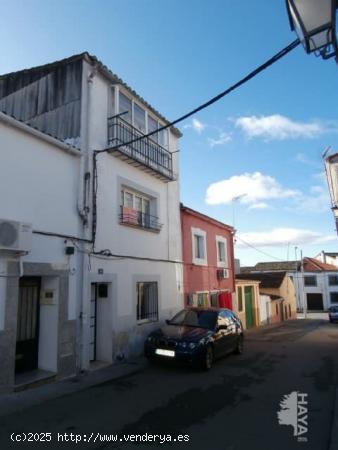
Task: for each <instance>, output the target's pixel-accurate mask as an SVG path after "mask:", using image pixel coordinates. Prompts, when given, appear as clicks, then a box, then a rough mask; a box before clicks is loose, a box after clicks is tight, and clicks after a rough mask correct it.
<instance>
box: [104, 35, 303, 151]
mask: <svg viewBox="0 0 338 450" xmlns="http://www.w3.org/2000/svg"><path fill="white" fill-rule="evenodd" d="M299 43H300V41H299V39H296V40H294V41H293V42H291V44H289V45H288V46H286V47H285V48H283V49H282V50H280V51H279V52H278V53H276V54H275V55H274V56H272V57H271V58H269V59H268V60H267V61H265V63H263V64H261V65H260V66H258V67H257V68H256V69H254V70H253V71H251V72H250V73H249V74H248V75H246V76H245V77H243V78H242V79H240V80H239V81H237V83H235V84H233V85H232V86H230V87H229V88H227V89H226V90H225V91H223V92H221V93H219V94H217V95H216V96H215V97H212V98H211V99H210V100H208V101H207V102H205V103H203V104H202V105H200V106H198V107H197V108H195V109H193V110H192V111H190V112H188V113H186V114H184V115H183V116H181V117H179V118H178V119H176V120H174V121H172V122H170V123H168V124H167V125H163V126H162V127H160V128H158V129H157V130H154V131H151V132H150V133H148V134H144V135H141V136H139V137H137V138H134V139H131V140H130V141H128V142H124V143H122V144H120V145H117V146H115V147H111V148H108V149H105V150H98V151H97V153H102V152H109V151H112V150H114V149H118V148H119V147H121V145H123V146H127V145H131V144H133V143H134V142H138V141H141V140H142V139H146V138H148V137H150V136H152V135H153V134H156V133H159V132H160V131H162V130H166V129H167V128H170V127H172V126H174V125H176V124H177V123H179V122H182V121H183V120H185V119H188V118H189V117H191V116H192V115H194V114H196V113H198V112H200V111H202V110H203V109H205V108H207V107H208V106H210V105H212V104H213V103H216V102H218V101H219V100H220V99H221V98H223V97H225V96H226V95H228V94H230V92H232V91H234V90H235V89H237V88H239V87H240V86H242V85H243V84H245V83H246V82H248V81H249V80H251V79H252V78H254V77H255V76H256V75H258V74H259V73H261V72H263V70H265V69H267V68H268V67H269V66H271V65H272V64H274V63H275V62H277V61H278V60H279V59H281V58H283V57H284V56H286V55H287V54H288V53H290V52H291V51H292V50H293V49H295V48H296V47H297V46H298V45H299Z"/></svg>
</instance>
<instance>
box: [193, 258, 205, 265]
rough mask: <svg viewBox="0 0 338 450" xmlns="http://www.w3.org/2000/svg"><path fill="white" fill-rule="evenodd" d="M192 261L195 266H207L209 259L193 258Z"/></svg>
mask: <svg viewBox="0 0 338 450" xmlns="http://www.w3.org/2000/svg"><path fill="white" fill-rule="evenodd" d="M192 263H193V264H194V265H195V266H207V265H208V261H207V260H206V259H193V261H192Z"/></svg>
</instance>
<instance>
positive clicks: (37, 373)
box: [14, 369, 56, 392]
mask: <svg viewBox="0 0 338 450" xmlns="http://www.w3.org/2000/svg"><path fill="white" fill-rule="evenodd" d="M55 379H56V373H55V372H50V371H48V370H42V369H37V370H32V371H30V372H26V373H22V374H19V375H16V376H15V384H14V392H20V391H24V390H26V389H31V388H34V387H38V386H42V385H43V384H47V383H51V382H52V381H55Z"/></svg>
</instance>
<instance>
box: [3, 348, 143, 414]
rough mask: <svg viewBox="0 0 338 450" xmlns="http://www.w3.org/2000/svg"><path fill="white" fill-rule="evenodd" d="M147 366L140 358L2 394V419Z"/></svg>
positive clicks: (141, 369) (136, 371) (130, 373)
mask: <svg viewBox="0 0 338 450" xmlns="http://www.w3.org/2000/svg"><path fill="white" fill-rule="evenodd" d="M147 364H148V363H147V361H146V359H145V358H144V357H143V356H140V357H137V358H133V359H130V360H128V361H125V362H121V363H116V364H114V365H111V366H108V367H105V368H102V369H97V370H89V371H86V372H84V373H83V374H81V375H79V376H74V377H72V378H68V379H66V380H61V381H56V382H53V383H50V384H44V385H42V386H39V387H35V388H32V389H28V390H25V391H20V392H11V393H9V394H1V395H0V417H1V416H6V415H8V414H12V413H15V412H17V411H22V410H24V409H26V408H29V407H31V406H34V405H38V404H40V403H43V402H45V401H46V400H52V399H55V398H58V397H62V396H65V395H69V394H72V393H74V392H78V391H81V390H84V389H87V388H89V387H91V386H95V385H99V384H101V383H105V382H107V381H110V380H116V379H119V378H123V377H126V376H130V375H133V374H135V373H138V372H141V371H143V370H144V369H145V368H146V367H147Z"/></svg>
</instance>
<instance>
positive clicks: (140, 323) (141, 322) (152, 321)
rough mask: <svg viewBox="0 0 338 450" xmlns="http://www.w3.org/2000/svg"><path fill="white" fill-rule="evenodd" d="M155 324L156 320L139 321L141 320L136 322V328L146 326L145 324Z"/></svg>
mask: <svg viewBox="0 0 338 450" xmlns="http://www.w3.org/2000/svg"><path fill="white" fill-rule="evenodd" d="M156 322H158V319H141V320H137V326H140V325H147V324H150V323H156Z"/></svg>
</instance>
